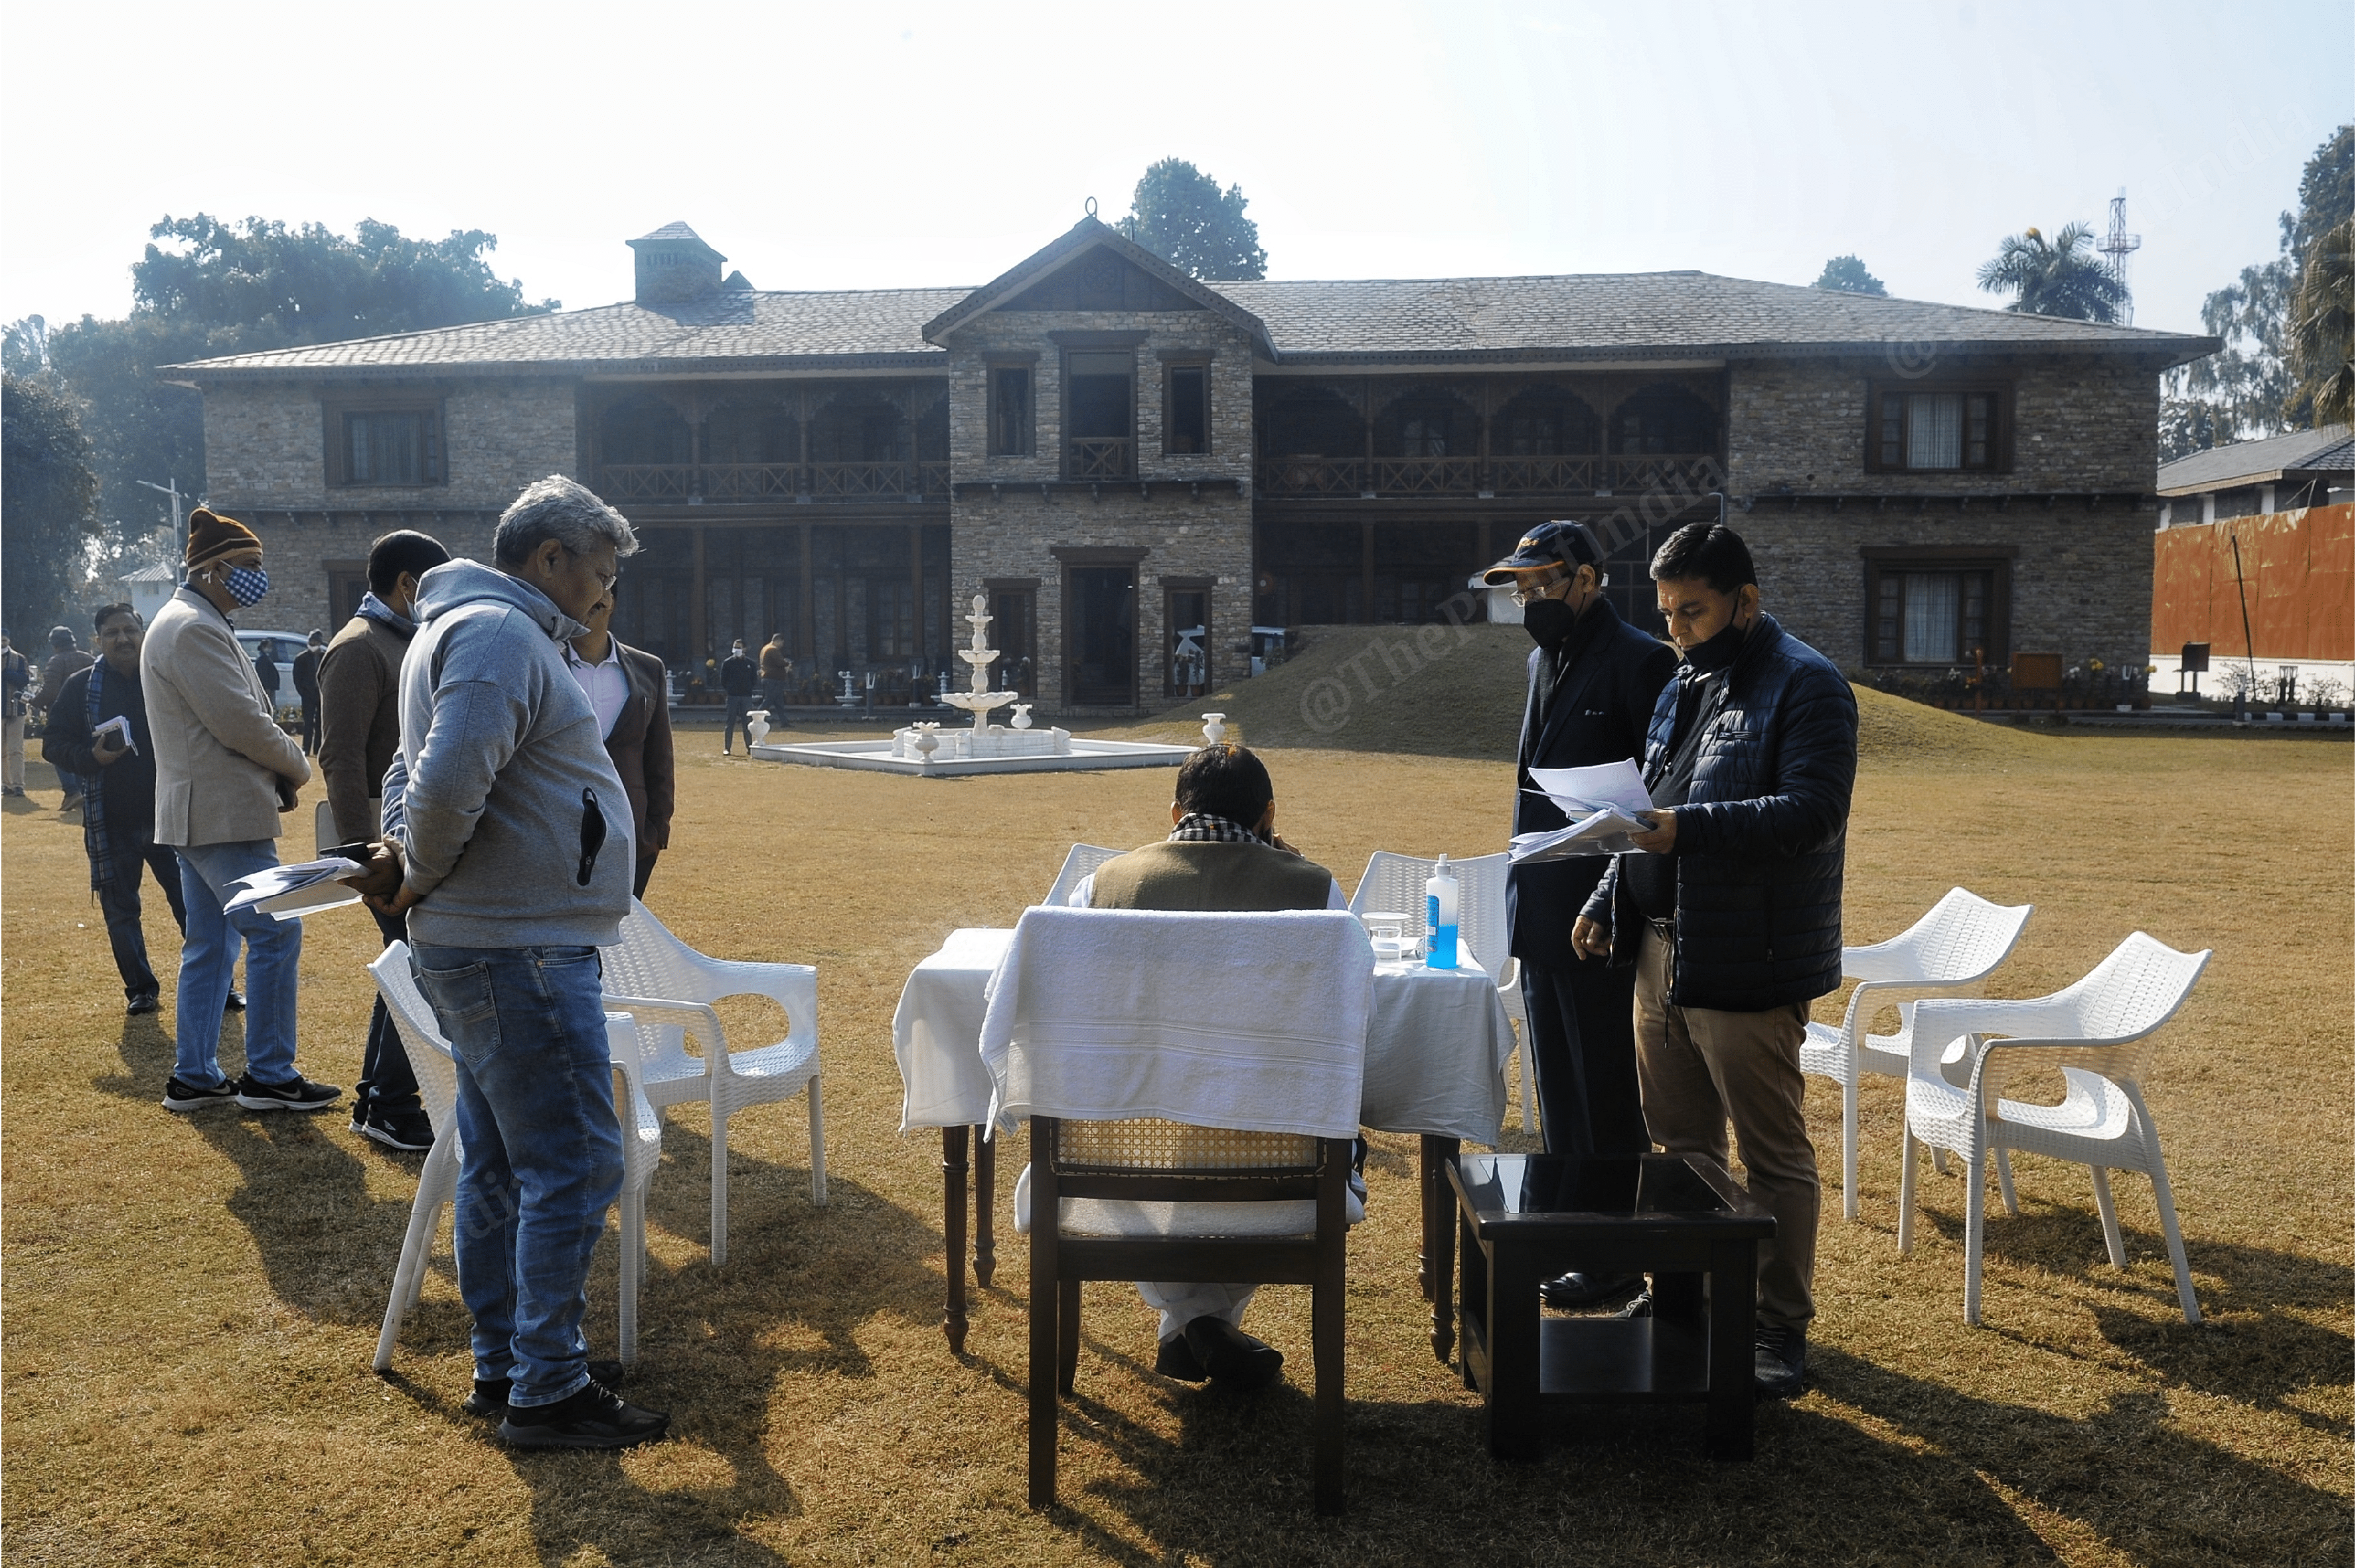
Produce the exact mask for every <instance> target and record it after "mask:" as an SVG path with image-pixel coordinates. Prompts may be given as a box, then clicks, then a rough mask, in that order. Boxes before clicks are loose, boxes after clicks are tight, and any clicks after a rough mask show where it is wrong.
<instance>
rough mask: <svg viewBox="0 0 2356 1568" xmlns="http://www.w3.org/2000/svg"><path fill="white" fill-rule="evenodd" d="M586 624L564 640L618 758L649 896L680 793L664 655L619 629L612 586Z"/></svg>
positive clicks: (633, 882)
mask: <svg viewBox="0 0 2356 1568" xmlns="http://www.w3.org/2000/svg"><path fill="white" fill-rule="evenodd" d="M582 624H583V625H584V626H585V627H587V628H589V629H588V630H587V631H584V632H583V633H582V634H581V635H580V636H579V637H576V638H574V639H573V640H572V641H571V642H569V643H567V644H566V645H565V650H564V667H565V668H566V669H567V670H569V671H572V672H573V681H574V682H576V683H577V684H578V685H579V686H580V688H581V692H582V694H583V695H584V696H585V697H587V698H588V699H589V705H590V706H591V707H592V708H594V709H595V710H596V712H597V728H598V730H599V732H600V733H601V734H602V735H603V736H605V755H606V756H608V757H612V758H613V759H614V771H615V772H616V773H618V774H620V775H621V776H622V792H623V793H624V794H626V795H627V796H628V797H629V798H630V826H631V828H632V829H633V830H634V837H635V839H636V841H637V846H638V862H637V866H636V867H634V868H633V870H632V872H631V875H630V897H633V898H643V897H646V896H647V879H648V877H650V876H652V875H654V874H655V856H656V855H658V854H660V853H661V852H662V851H663V850H665V849H666V848H668V847H669V844H670V813H671V807H672V805H673V804H674V803H675V802H676V801H677V800H678V797H679V790H678V775H677V773H676V771H675V769H674V768H673V765H672V758H671V745H670V684H669V674H668V673H667V672H666V671H665V670H664V669H663V661H662V660H660V659H659V658H658V657H656V656H655V655H654V654H651V653H648V651H646V650H644V649H639V648H632V647H630V646H629V645H628V644H626V643H625V642H624V641H623V640H622V639H620V638H618V637H616V636H615V635H614V633H613V630H612V628H613V624H614V596H613V595H612V594H610V593H609V594H607V595H605V597H603V598H601V599H599V600H598V601H597V602H596V603H595V604H594V605H592V606H590V607H589V614H588V615H587V616H586V617H585V618H584V619H583V621H582Z"/></svg>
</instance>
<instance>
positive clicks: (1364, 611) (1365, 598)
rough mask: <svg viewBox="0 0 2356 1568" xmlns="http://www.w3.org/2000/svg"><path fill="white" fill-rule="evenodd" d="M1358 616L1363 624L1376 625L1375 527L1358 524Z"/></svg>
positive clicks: (1371, 524) (1368, 524)
mask: <svg viewBox="0 0 2356 1568" xmlns="http://www.w3.org/2000/svg"><path fill="white" fill-rule="evenodd" d="M1358 614H1359V617H1360V618H1361V623H1362V624H1364V625H1366V626H1372V625H1374V624H1375V525H1374V524H1373V523H1371V522H1362V523H1360V524H1358Z"/></svg>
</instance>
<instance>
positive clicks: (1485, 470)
mask: <svg viewBox="0 0 2356 1568" xmlns="http://www.w3.org/2000/svg"><path fill="white" fill-rule="evenodd" d="M1722 474H1723V470H1722V469H1721V468H1720V467H1719V461H1718V458H1717V457H1716V456H1714V455H1711V454H1708V453H1698V452H1696V453H1667V454H1663V455H1660V456H1551V457H1485V458H1483V457H1374V458H1366V457H1320V456H1287V457H1270V458H1267V459H1264V460H1263V461H1262V462H1261V463H1260V465H1259V493H1260V494H1261V495H1263V496H1269V497H1356V496H1365V495H1376V496H1401V497H1412V496H1468V495H1479V494H1483V493H1487V494H1491V495H1500V496H1537V495H1598V494H1601V493H1603V492H1605V491H1610V492H1612V494H1615V495H1641V494H1643V493H1644V492H1646V491H1649V490H1663V491H1667V492H1670V493H1674V494H1698V493H1701V492H1703V491H1706V490H1708V489H1714V488H1715V487H1716V486H1717V485H1718V484H1719V480H1720V478H1721V477H1722Z"/></svg>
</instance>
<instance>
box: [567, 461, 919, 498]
mask: <svg viewBox="0 0 2356 1568" xmlns="http://www.w3.org/2000/svg"><path fill="white" fill-rule="evenodd" d="M598 490H599V492H600V493H601V494H603V495H604V496H605V499H607V500H610V501H616V502H620V501H669V502H673V503H678V504H688V503H692V502H696V501H703V502H710V503H715V504H722V505H728V504H737V503H743V502H747V501H794V500H800V499H803V498H805V497H807V498H808V499H810V500H813V501H830V502H831V501H874V502H890V501H903V502H905V501H906V500H908V499H912V498H915V499H924V500H946V499H948V493H949V466H948V464H947V463H945V462H925V463H608V464H606V465H605V467H604V468H602V469H600V470H599V483H598Z"/></svg>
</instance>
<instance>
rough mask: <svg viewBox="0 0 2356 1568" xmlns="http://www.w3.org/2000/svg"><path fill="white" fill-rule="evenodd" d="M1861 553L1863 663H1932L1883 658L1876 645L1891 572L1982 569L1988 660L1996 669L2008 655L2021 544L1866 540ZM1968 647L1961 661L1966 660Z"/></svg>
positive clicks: (2008, 659) (1917, 667) (1915, 667)
mask: <svg viewBox="0 0 2356 1568" xmlns="http://www.w3.org/2000/svg"><path fill="white" fill-rule="evenodd" d="M1859 553H1861V554H1862V555H1863V556H1864V557H1865V636H1864V645H1865V646H1864V649H1863V652H1864V655H1865V662H1866V663H1868V664H1870V665H1873V666H1876V667H1878V668H1884V669H1909V670H1928V669H1932V668H1933V665H1930V664H1918V663H1910V662H1909V661H1908V660H1905V659H1902V658H1900V659H1884V658H1882V657H1881V656H1880V653H1879V648H1878V642H1879V639H1878V638H1877V636H1876V635H1875V633H1876V621H1877V618H1878V617H1879V606H1880V602H1881V579H1882V577H1883V576H1884V575H1886V574H1889V573H1891V572H1897V573H1905V572H1986V573H1987V575H1988V601H1987V667H1988V668H1989V669H1991V670H1999V669H2002V668H2004V667H2005V666H2006V665H2007V664H2008V663H2010V662H2011V658H2012V566H2013V563H2014V562H2015V561H2017V560H2019V557H2020V549H2019V546H2018V545H2012V544H1978V545H1972V544H1961V545H1946V544H1869V545H1866V546H1864V547H1863V549H1862V550H1861V551H1860V552H1859ZM1970 658H1971V654H1970V650H1965V651H1964V655H1963V659H1962V660H1961V662H1964V663H1966V664H1967V663H1969V662H1970Z"/></svg>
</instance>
